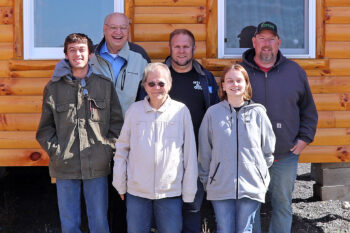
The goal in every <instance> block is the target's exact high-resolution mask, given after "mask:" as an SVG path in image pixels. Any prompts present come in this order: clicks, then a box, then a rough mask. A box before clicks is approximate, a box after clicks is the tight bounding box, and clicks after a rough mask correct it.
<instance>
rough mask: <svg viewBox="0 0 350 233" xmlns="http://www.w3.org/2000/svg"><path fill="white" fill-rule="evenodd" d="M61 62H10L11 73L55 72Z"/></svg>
mask: <svg viewBox="0 0 350 233" xmlns="http://www.w3.org/2000/svg"><path fill="white" fill-rule="evenodd" d="M58 62H59V60H10V61H9V68H10V70H11V71H27V70H54V69H55V66H56V64H57V63H58Z"/></svg>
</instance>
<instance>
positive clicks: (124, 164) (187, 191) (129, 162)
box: [113, 96, 198, 202]
mask: <svg viewBox="0 0 350 233" xmlns="http://www.w3.org/2000/svg"><path fill="white" fill-rule="evenodd" d="M197 169H198V168H197V152H196V141H195V137H194V133H193V126H192V120H191V115H190V112H189V110H188V108H187V107H186V106H185V105H184V104H182V103H180V102H177V101H175V100H172V99H171V98H170V97H169V96H168V98H167V100H166V101H165V103H164V104H163V105H162V106H161V107H160V108H159V109H158V110H155V109H153V108H152V107H151V106H150V104H149V102H148V97H146V98H145V99H144V100H142V101H138V102H136V103H133V104H132V105H131V106H130V108H129V110H128V111H127V112H126V116H125V122H124V125H123V128H122V131H121V134H120V137H119V138H118V140H117V142H116V153H115V156H114V168H113V186H114V187H115V188H116V189H117V190H118V192H119V193H120V194H125V193H126V192H128V193H130V194H132V195H135V196H139V197H143V198H148V199H152V200H154V199H161V198H166V197H175V196H180V195H182V199H183V201H184V202H193V200H194V197H195V194H196V191H197V177H198V170H197Z"/></svg>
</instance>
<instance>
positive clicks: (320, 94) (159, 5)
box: [0, 0, 350, 166]
mask: <svg viewBox="0 0 350 233" xmlns="http://www.w3.org/2000/svg"><path fill="white" fill-rule="evenodd" d="M125 13H126V14H127V15H128V16H129V18H130V19H131V22H132V24H131V33H130V39H131V40H132V41H133V42H136V43H137V44H140V45H141V46H143V47H144V48H145V49H146V51H147V52H148V54H149V55H150V57H151V58H152V60H153V61H162V60H163V59H164V58H165V57H166V56H168V54H169V52H168V39H169V33H170V32H171V31H173V30H174V29H176V28H187V29H189V30H191V31H192V32H193V33H194V35H195V37H196V46H197V50H196V53H195V58H197V59H198V61H199V62H201V63H202V64H203V65H204V66H205V67H206V68H207V69H209V70H211V71H212V72H213V73H214V75H215V76H219V75H220V71H221V70H222V68H223V67H224V66H225V65H227V64H229V63H235V62H237V60H232V59H217V28H218V25H217V0H125ZM22 27H23V26H22V0H0V166H45V165H47V164H48V157H47V155H46V153H45V152H44V151H43V150H41V149H40V146H39V144H38V143H37V142H36V141H35V130H36V128H37V125H38V122H39V118H40V111H41V103H42V91H43V88H44V86H45V84H46V83H47V82H48V81H49V78H50V76H51V74H52V72H53V69H54V66H55V64H56V63H57V60H47V61H33V60H27V61H26V60H23V35H22V31H23V28H22ZM316 33H317V36H316V37H317V42H316V44H317V45H316V46H317V47H316V51H317V55H316V56H317V57H316V59H304V60H296V61H297V62H298V63H299V64H300V65H301V66H302V67H303V68H304V69H305V70H306V72H307V74H308V77H309V82H310V85H311V89H312V92H313V95H314V98H315V102H316V105H317V109H318V111H319V124H318V129H317V134H316V138H315V142H314V143H312V145H311V146H309V147H308V148H307V149H306V150H305V151H304V153H303V154H302V155H301V159H300V162H314V163H316V162H317V163H325V162H342V161H347V162H349V161H350V154H349V151H350V103H349V101H350V1H348V0H317V32H316Z"/></svg>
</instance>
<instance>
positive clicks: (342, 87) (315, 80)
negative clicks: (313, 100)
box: [308, 76, 350, 94]
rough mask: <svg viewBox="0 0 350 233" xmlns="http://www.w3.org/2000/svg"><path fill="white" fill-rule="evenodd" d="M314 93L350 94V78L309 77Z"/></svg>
mask: <svg viewBox="0 0 350 233" xmlns="http://www.w3.org/2000/svg"><path fill="white" fill-rule="evenodd" d="M308 78H309V84H310V87H311V91H312V93H318V94H320V93H347V92H350V76H347V77H343V76H340V77H329V76H322V77H308Z"/></svg>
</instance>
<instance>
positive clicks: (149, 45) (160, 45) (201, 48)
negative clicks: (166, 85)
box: [135, 41, 206, 59]
mask: <svg viewBox="0 0 350 233" xmlns="http://www.w3.org/2000/svg"><path fill="white" fill-rule="evenodd" d="M135 43H137V44H138V45H140V46H142V47H143V48H144V49H145V50H146V51H147V52H148V55H149V56H150V58H152V59H165V58H166V57H167V56H169V48H168V42H165V41H161V42H139V41H136V42H135ZM205 49H206V48H205V41H197V42H196V51H195V53H194V57H195V58H202V57H205V56H206V54H205Z"/></svg>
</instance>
